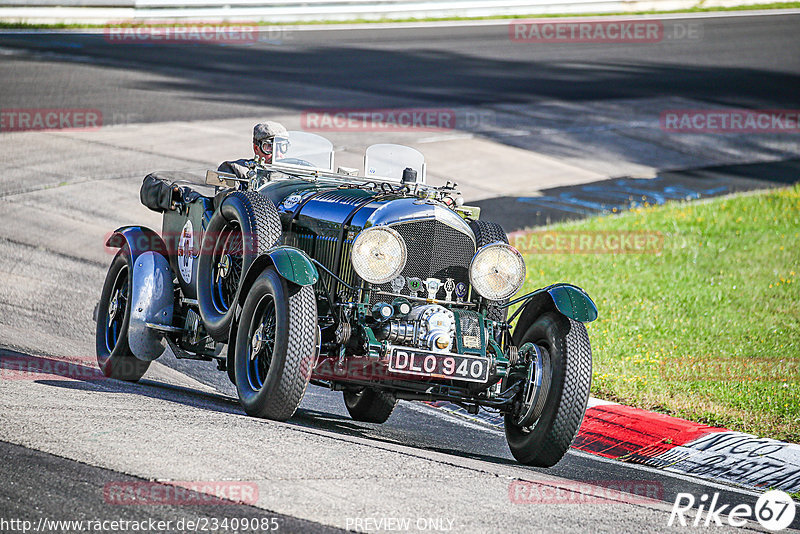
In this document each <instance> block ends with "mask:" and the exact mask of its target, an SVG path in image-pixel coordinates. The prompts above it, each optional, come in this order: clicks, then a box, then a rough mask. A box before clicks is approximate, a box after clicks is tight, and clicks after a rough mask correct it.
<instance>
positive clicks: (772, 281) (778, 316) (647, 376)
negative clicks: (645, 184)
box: [512, 185, 800, 442]
mask: <svg viewBox="0 0 800 534" xmlns="http://www.w3.org/2000/svg"><path fill="white" fill-rule="evenodd" d="M550 230H552V231H553V232H554V233H556V234H558V233H562V234H564V235H573V233H574V232H577V233H578V234H579V235H580V234H581V233H583V232H585V233H587V234H588V235H590V236H595V237H596V236H597V235H615V233H617V232H623V233H624V232H642V231H644V232H651V233H656V234H657V235H660V236H663V244H661V245H660V246H659V247H658V248H660V251H658V252H651V253H589V254H580V253H579V254H576V253H572V254H543V253H532V254H526V255H525V258H526V262H527V264H528V280H527V282H526V285H525V287H524V288H523V291H528V290H533V289H535V288H537V287H541V286H543V285H546V284H549V283H552V282H554V281H564V282H571V283H574V284H576V285H578V286H581V287H583V288H584V289H586V290H587V291H588V292H589V294H590V295H591V296H592V297H593V298H594V299H595V302H596V303H597V305H598V308H599V311H600V317H599V319H598V320H597V321H596V322H594V323H591V324H589V325H587V328H588V330H589V337H590V338H591V342H592V349H593V356H594V370H593V382H592V394H593V395H594V396H596V397H599V398H604V399H608V400H612V401H616V402H621V403H624V404H630V405H633V406H638V407H641V408H645V409H648V410H654V411H657V412H661V413H666V414H670V415H675V416H677V417H683V418H686V419H690V420H693V421H698V422H702V423H706V424H710V425H714V426H723V427H727V428H729V429H731V430H738V431H742V432H748V433H752V434H756V435H759V436H765V437H772V438H776V439H782V440H788V441H792V442H800V291H799V290H800V280H798V274H800V185H796V186H794V187H792V188H788V189H782V190H775V191H770V192H761V193H756V194H748V195H742V196H733V197H725V198H719V199H714V200H710V201H708V202H699V203H670V204H666V205H663V206H657V207H640V208H635V209H633V210H631V211H629V212H625V213H623V214H621V215H609V216H603V217H598V218H593V219H588V220H584V221H580V222H577V223H571V224H564V225H559V226H555V227H553V228H551V229H548V231H550ZM531 235H534V236H535V235H536V234H531ZM531 235H522V236H512V243H514V244H517V245H518V248H520V247H521V248H528V250H531V246H533V247H535V246H536V243H537V242H536V241H531V240H530V238H531ZM520 239H522V241H520ZM525 239H528V241H525ZM539 250H541V248H540V249H539Z"/></svg>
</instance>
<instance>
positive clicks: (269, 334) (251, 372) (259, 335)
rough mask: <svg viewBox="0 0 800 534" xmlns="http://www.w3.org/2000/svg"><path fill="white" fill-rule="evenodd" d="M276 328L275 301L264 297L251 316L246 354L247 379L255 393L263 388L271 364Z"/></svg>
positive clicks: (266, 296)
mask: <svg viewBox="0 0 800 534" xmlns="http://www.w3.org/2000/svg"><path fill="white" fill-rule="evenodd" d="M277 326H278V325H277V319H276V309H275V300H274V299H273V298H272V297H271V296H270V295H265V296H264V297H263V298H262V299H261V301H260V302H259V303H258V305H257V306H256V312H255V313H254V314H253V323H252V324H251V326H250V338H249V339H250V346H249V347H248V353H247V356H248V357H247V379H248V381H249V382H250V387H251V388H253V389H254V390H256V391H258V390H260V389H261V388H262V387H263V385H264V382H265V381H266V379H267V373H269V367H270V365H271V364H272V355H273V353H274V352H275V336H276V333H277V330H278V328H277Z"/></svg>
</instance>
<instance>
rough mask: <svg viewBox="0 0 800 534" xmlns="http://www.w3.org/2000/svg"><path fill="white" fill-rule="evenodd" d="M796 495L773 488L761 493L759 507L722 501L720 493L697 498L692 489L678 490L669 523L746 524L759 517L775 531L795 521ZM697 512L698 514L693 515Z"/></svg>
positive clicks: (767, 526) (766, 525)
mask: <svg viewBox="0 0 800 534" xmlns="http://www.w3.org/2000/svg"><path fill="white" fill-rule="evenodd" d="M795 508H796V505H795V503H794V501H793V500H792V497H791V496H790V495H789V494H788V493H786V492H783V491H780V490H772V491H768V492H766V493H764V494H763V495H761V496H760V497H759V498H758V500H757V501H756V505H755V507H751V506H750V505H749V504H737V505H735V506H731V505H730V504H719V493H714V495H713V496H712V497H711V498H710V499H709V496H708V495H707V494H705V493H704V494H703V495H701V496H700V498H699V499H695V497H694V495H692V494H691V493H678V495H677V496H676V497H675V503H674V504H673V505H672V513H671V514H670V516H669V520H668V521H667V526H670V527H671V526H673V525H680V526H683V527H686V526H694V527H701V526H702V527H706V528H707V527H710V526H712V525H716V526H720V527H721V526H723V525H725V524H727V525H730V526H732V527H743V526H745V525H746V524H747V521H748V520H756V521H758V522H759V523H760V524H761V526H762V527H764V528H765V529H767V530H771V531H773V532H777V531H779V530H784V529H786V528H788V527H789V525H791V524H792V521H794V516H795V512H796V509H795ZM691 514H693V515H694V517H693V518H692V517H690V515H691Z"/></svg>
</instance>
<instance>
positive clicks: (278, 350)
mask: <svg viewBox="0 0 800 534" xmlns="http://www.w3.org/2000/svg"><path fill="white" fill-rule="evenodd" d="M316 338H317V305H316V299H315V298H314V291H313V289H312V288H311V287H300V288H296V287H295V288H294V293H293V294H290V288H289V287H288V286H287V283H286V281H285V280H284V279H283V278H281V276H280V275H279V274H278V273H277V271H275V269H273V268H268V269H266V270H264V272H263V273H261V275H259V277H258V278H257V279H256V281H255V282H254V283H253V285H252V287H251V288H250V291H249V292H248V294H247V299H246V300H245V303H244V306H243V307H242V315H241V317H240V320H239V324H238V329H237V332H236V348H235V350H236V354H235V358H234V366H235V371H234V375H235V378H236V390H237V391H238V393H239V401H240V402H241V404H242V406H243V407H244V410H245V412H247V414H248V415H251V416H254V417H262V418H265V419H275V420H278V421H285V420H286V419H289V418H290V417H291V416H292V415H293V414H294V412H295V410H297V407H298V406H299V405H300V401H301V400H302V399H303V395H304V394H305V391H306V386H307V385H308V380H309V378H310V377H311V371H312V370H313V366H314V363H315V362H314V360H315V357H316Z"/></svg>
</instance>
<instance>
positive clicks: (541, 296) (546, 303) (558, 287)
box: [513, 284, 597, 344]
mask: <svg viewBox="0 0 800 534" xmlns="http://www.w3.org/2000/svg"><path fill="white" fill-rule="evenodd" d="M527 299H528V301H527V302H526V303H525V304H523V310H522V312H521V315H520V318H519V321H517V325H516V327H515V328H514V335H513V338H514V343H515V344H518V343H519V341H520V340H521V339H522V336H523V335H524V334H525V332H526V331H527V330H528V328H530V326H531V325H532V324H533V322H534V321H535V320H536V319H537V318H538V317H539V316H540V315H542V314H543V313H546V312H548V311H556V312H558V313H560V314H561V315H564V316H566V317H569V318H570V319H573V320H575V321H579V322H582V323H590V322H592V321H594V320H595V319H597V306H596V305H595V303H594V302H593V301H592V298H591V297H590V296H589V295H588V294H587V293H586V292H585V291H584V290H583V289H581V288H579V287H578V286H574V285H572V284H553V285H552V286H547V287H544V288H542V289H538V290H536V291H534V292H533V293H531V294H530V295H528V296H527Z"/></svg>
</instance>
